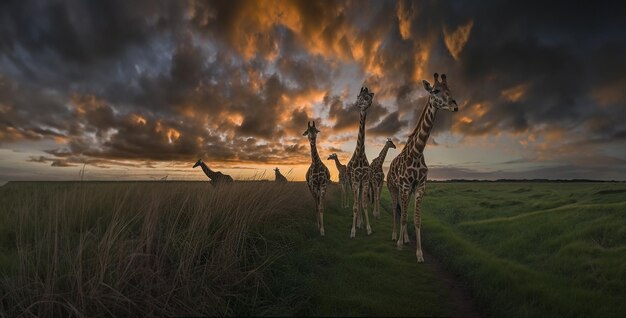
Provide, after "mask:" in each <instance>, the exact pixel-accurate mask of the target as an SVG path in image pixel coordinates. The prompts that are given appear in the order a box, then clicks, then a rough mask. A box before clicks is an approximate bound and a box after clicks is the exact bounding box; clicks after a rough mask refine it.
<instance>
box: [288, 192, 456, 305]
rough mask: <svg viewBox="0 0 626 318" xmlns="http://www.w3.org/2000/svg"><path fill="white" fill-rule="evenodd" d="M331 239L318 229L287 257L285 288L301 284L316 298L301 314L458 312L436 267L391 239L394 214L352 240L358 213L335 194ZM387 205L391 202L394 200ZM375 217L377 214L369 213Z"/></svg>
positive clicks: (329, 216)
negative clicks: (342, 204) (419, 261)
mask: <svg viewBox="0 0 626 318" xmlns="http://www.w3.org/2000/svg"><path fill="white" fill-rule="evenodd" d="M326 202H327V204H326V206H327V208H326V213H325V222H324V224H325V230H326V233H325V234H326V235H325V236H324V237H320V236H319V235H318V234H317V231H316V229H315V228H314V227H315V225H314V221H315V219H314V218H315V217H314V214H313V211H312V210H311V216H310V220H311V221H312V223H311V225H312V228H311V234H310V238H309V239H307V240H306V241H303V242H300V243H299V246H298V248H296V249H294V250H292V252H291V253H290V254H289V255H287V258H286V259H285V262H284V268H288V269H287V272H289V275H288V277H289V279H287V281H281V284H285V285H299V286H302V289H304V290H306V291H307V293H308V295H309V297H310V299H309V302H308V304H307V305H306V306H304V307H303V308H301V310H300V311H299V312H297V314H304V315H313V316H449V315H451V313H452V311H453V310H454V308H453V305H454V304H451V303H450V302H449V295H448V291H447V289H446V287H445V286H444V285H443V282H441V281H439V280H438V279H437V277H436V275H435V273H434V268H433V265H432V264H420V265H418V264H417V263H416V260H415V252H414V250H413V249H412V248H411V247H409V246H407V247H406V248H405V249H404V250H403V251H398V250H397V249H396V246H395V242H393V241H392V240H391V225H392V223H391V216H390V215H388V214H387V213H386V212H384V210H383V211H382V214H384V215H382V216H381V219H380V220H374V219H373V218H371V219H370V224H371V226H372V229H373V233H372V234H371V235H370V236H367V234H366V231H365V229H357V236H356V238H354V239H350V229H351V227H352V209H351V208H344V209H342V208H339V205H338V203H339V197H338V195H337V193H336V192H331V193H330V195H329V197H328V198H327V200H326ZM383 204H387V205H388V204H389V203H388V200H387V199H386V201H385V202H384V203H383ZM369 213H370V214H371V210H370V212H369Z"/></svg>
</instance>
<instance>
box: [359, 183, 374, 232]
mask: <svg viewBox="0 0 626 318" xmlns="http://www.w3.org/2000/svg"><path fill="white" fill-rule="evenodd" d="M368 191H369V182H363V191H362V192H361V204H363V216H365V228H366V229H367V235H370V234H372V227H371V226H370V218H369V216H368V215H367V199H368V196H367V194H368V193H369V192H368Z"/></svg>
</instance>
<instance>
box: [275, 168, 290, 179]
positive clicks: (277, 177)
mask: <svg viewBox="0 0 626 318" xmlns="http://www.w3.org/2000/svg"><path fill="white" fill-rule="evenodd" d="M274 174H275V175H276V180H275V181H276V182H287V178H285V176H283V174H282V173H280V170H279V169H278V167H276V168H274Z"/></svg>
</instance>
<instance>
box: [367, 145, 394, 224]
mask: <svg viewBox="0 0 626 318" xmlns="http://www.w3.org/2000/svg"><path fill="white" fill-rule="evenodd" d="M389 148H393V149H396V145H394V144H393V141H391V138H387V142H385V145H384V146H383V150H381V151H380V154H379V155H378V157H376V159H374V160H372V163H371V164H370V170H371V172H370V196H371V199H372V200H373V203H374V207H373V208H372V209H373V214H374V217H375V218H377V219H378V218H379V217H380V194H381V192H382V191H383V181H385V173H384V172H383V162H385V157H386V156H387V151H388V150H389Z"/></svg>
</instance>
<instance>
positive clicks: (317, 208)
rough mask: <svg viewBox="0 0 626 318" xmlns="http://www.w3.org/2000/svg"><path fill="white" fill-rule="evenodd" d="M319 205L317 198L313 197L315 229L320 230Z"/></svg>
mask: <svg viewBox="0 0 626 318" xmlns="http://www.w3.org/2000/svg"><path fill="white" fill-rule="evenodd" d="M319 212H320V203H319V199H318V197H317V196H315V216H316V217H317V228H318V229H319V228H320V214H319Z"/></svg>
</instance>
